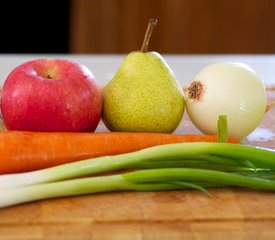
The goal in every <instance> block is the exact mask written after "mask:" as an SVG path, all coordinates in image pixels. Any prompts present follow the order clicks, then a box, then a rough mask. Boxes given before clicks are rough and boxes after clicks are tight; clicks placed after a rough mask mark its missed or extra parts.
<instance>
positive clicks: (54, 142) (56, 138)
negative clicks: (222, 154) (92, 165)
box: [0, 131, 238, 174]
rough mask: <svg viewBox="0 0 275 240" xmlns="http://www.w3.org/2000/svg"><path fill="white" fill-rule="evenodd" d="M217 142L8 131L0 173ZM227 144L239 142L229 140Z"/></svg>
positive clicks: (1, 137)
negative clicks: (171, 145)
mask: <svg viewBox="0 0 275 240" xmlns="http://www.w3.org/2000/svg"><path fill="white" fill-rule="evenodd" d="M216 141H217V136H215V135H176V134H163V133H115V132H114V133H109V132H108V133H67V132H66V133H65V132H63V133H61V132H60V133H51V132H21V131H7V132H1V133H0V152H1V157H0V174H7V173H19V172H28V171H33V170H38V169H43V168H48V167H52V166H57V165H61V164H65V163H69V162H74V161H78V160H82V159H87V158H95V157H100V156H106V155H117V154H122V153H128V152H133V151H137V150H140V149H143V148H148V147H152V146H156V145H162V144H169V143H179V142H216ZM229 142H233V143H237V142H238V141H237V140H235V139H232V138H231V139H229Z"/></svg>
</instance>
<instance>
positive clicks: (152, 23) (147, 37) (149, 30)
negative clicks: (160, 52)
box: [141, 18, 158, 53]
mask: <svg viewBox="0 0 275 240" xmlns="http://www.w3.org/2000/svg"><path fill="white" fill-rule="evenodd" d="M157 22H158V20H157V19H153V18H151V19H150V20H149V24H148V27H147V30H146V33H145V37H144V40H143V44H142V47H141V52H143V53H145V52H147V49H148V45H149V41H150V38H151V34H152V32H153V29H154V27H155V26H156V25H157Z"/></svg>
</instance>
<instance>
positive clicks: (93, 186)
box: [0, 168, 275, 207]
mask: <svg viewBox="0 0 275 240" xmlns="http://www.w3.org/2000/svg"><path fill="white" fill-rule="evenodd" d="M199 182H200V184H201V185H199V184H198V183H199ZM211 185H212V186H214V187H215V185H217V186H219V187H225V186H236V187H245V188H252V189H262V190H269V191H274V190H275V181H274V180H268V179H266V178H260V177H258V176H257V174H256V173H254V175H253V174H251V175H250V176H249V175H247V176H245V175H241V174H237V173H226V172H221V171H214V170H205V169H190V168H172V169H171V168H168V169H166V168H165V169H150V170H138V171H134V172H130V173H124V174H117V175H111V176H101V177H89V178H81V179H74V180H66V181H60V182H55V183H46V184H38V185H33V186H25V187H21V188H13V189H7V190H1V191H0V196H1V198H0V207H7V206H12V205H17V204H21V203H26V202H33V201H37V200H42V199H51V198H57V197H67V196H76V195H84V194H92V193H99V192H110V191H164V190H175V189H186V188H195V189H198V190H200V191H204V192H206V193H207V191H206V190H205V189H204V186H208V187H211Z"/></svg>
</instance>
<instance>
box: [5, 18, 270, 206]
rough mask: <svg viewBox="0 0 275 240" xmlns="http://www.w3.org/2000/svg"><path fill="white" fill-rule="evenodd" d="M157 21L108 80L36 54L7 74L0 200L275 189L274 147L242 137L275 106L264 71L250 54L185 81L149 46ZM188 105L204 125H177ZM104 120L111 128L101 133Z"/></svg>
mask: <svg viewBox="0 0 275 240" xmlns="http://www.w3.org/2000/svg"><path fill="white" fill-rule="evenodd" d="M156 23H157V21H156V20H153V19H151V20H150V21H149V25H148V29H147V31H146V34H145V39H144V42H143V45H142V48H141V51H135V52H132V53H130V54H129V55H128V56H127V57H126V58H125V60H124V61H123V63H122V65H121V66H120V68H119V69H118V71H117V73H116V75H115V76H114V77H113V79H112V80H111V81H110V82H109V83H108V84H107V85H106V86H104V87H103V88H101V87H100V86H99V84H98V83H97V81H96V79H95V77H94V76H93V74H92V72H91V71H90V70H89V69H88V68H87V67H85V66H83V65H81V64H79V63H77V62H73V61H71V60H65V59H34V60H32V61H29V62H26V63H24V64H22V65H19V66H18V67H16V68H15V69H14V70H13V71H12V72H11V73H10V74H9V75H8V77H7V79H6V81H5V83H4V86H3V91H2V97H1V113H2V117H3V121H4V124H5V126H6V128H7V131H3V132H1V133H0V151H1V157H0V174H1V175H0V196H1V197H0V207H7V206H12V205H16V204H21V203H25V202H32V201H36V200H42V199H49V198H56V197H64V196H74V195H83V194H90V193H97V192H107V191H126V190H127V191H158V190H161V191H164V190H175V189H188V188H194V189H197V190H200V191H202V192H204V193H206V194H208V195H210V193H209V192H208V190H207V189H208V188H213V187H227V186H236V187H246V188H253V189H263V190H270V191H274V190H275V151H274V150H272V149H267V148H259V147H253V146H248V145H244V144H242V140H243V139H244V138H245V137H246V136H247V135H248V134H250V133H251V132H252V131H253V130H255V129H256V128H257V126H258V125H259V124H260V122H261V121H262V119H263V117H264V115H265V112H266V110H267V109H270V107H268V106H267V103H266V92H265V86H264V84H263V81H262V80H261V78H260V77H259V76H258V75H257V73H256V72H255V71H254V70H253V69H251V68H250V67H249V66H247V65H245V64H243V63H235V62H220V63H215V64H211V65H209V66H206V67H205V68H204V69H202V70H201V71H200V72H199V73H197V75H195V77H194V79H193V80H192V81H191V82H190V85H189V86H188V87H187V88H184V89H183V86H180V84H179V82H178V81H177V79H176V77H175V76H174V73H173V71H172V69H171V68H170V67H169V66H168V64H167V63H166V62H165V60H164V59H163V58H162V56H161V55H160V54H158V53H156V52H148V51H147V49H148V43H149V39H150V36H151V33H152V30H153V28H154V26H155V25H156ZM270 106H271V105H270ZM185 108H186V112H187V114H188V116H189V118H190V120H191V121H192V122H193V124H194V125H195V126H196V127H197V128H198V129H199V130H200V131H201V132H202V133H201V134H197V135H191V134H184V135H179V134H174V131H175V129H176V128H177V127H178V126H179V123H180V122H181V121H182V117H183V114H184V110H185ZM101 119H102V120H103V123H104V124H105V125H106V127H107V128H108V129H109V130H110V132H95V130H96V128H97V126H98V124H99V121H100V120H101ZM124 170H125V172H123V173H121V171H124ZM117 171H119V172H120V173H117ZM103 173H104V175H100V174H103ZM106 174H107V175H106ZM93 175H96V176H93Z"/></svg>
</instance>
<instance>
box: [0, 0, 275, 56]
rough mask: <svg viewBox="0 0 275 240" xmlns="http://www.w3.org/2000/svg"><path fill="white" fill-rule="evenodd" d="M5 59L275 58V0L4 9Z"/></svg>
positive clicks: (99, 1) (131, 0)
mask: <svg viewBox="0 0 275 240" xmlns="http://www.w3.org/2000/svg"><path fill="white" fill-rule="evenodd" d="M1 10H2V11H1V14H0V32H1V35H0V36H1V37H0V53H16V54H19V53H64V54H67V53H77V54H79V53H83V54H88V53H96V54H101V53H102V54H113V53H128V52H130V51H133V50H138V49H140V48H141V45H142V41H143V36H144V33H145V31H146V28H147V24H148V20H149V18H157V19H158V25H157V26H156V28H155V29H154V33H153V35H152V38H151V42H150V46H149V50H155V51H158V52H160V53H165V54H227V53H229V54H234V53H236V54H266V53H275V0H47V1H12V0H10V1H2V2H1Z"/></svg>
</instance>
